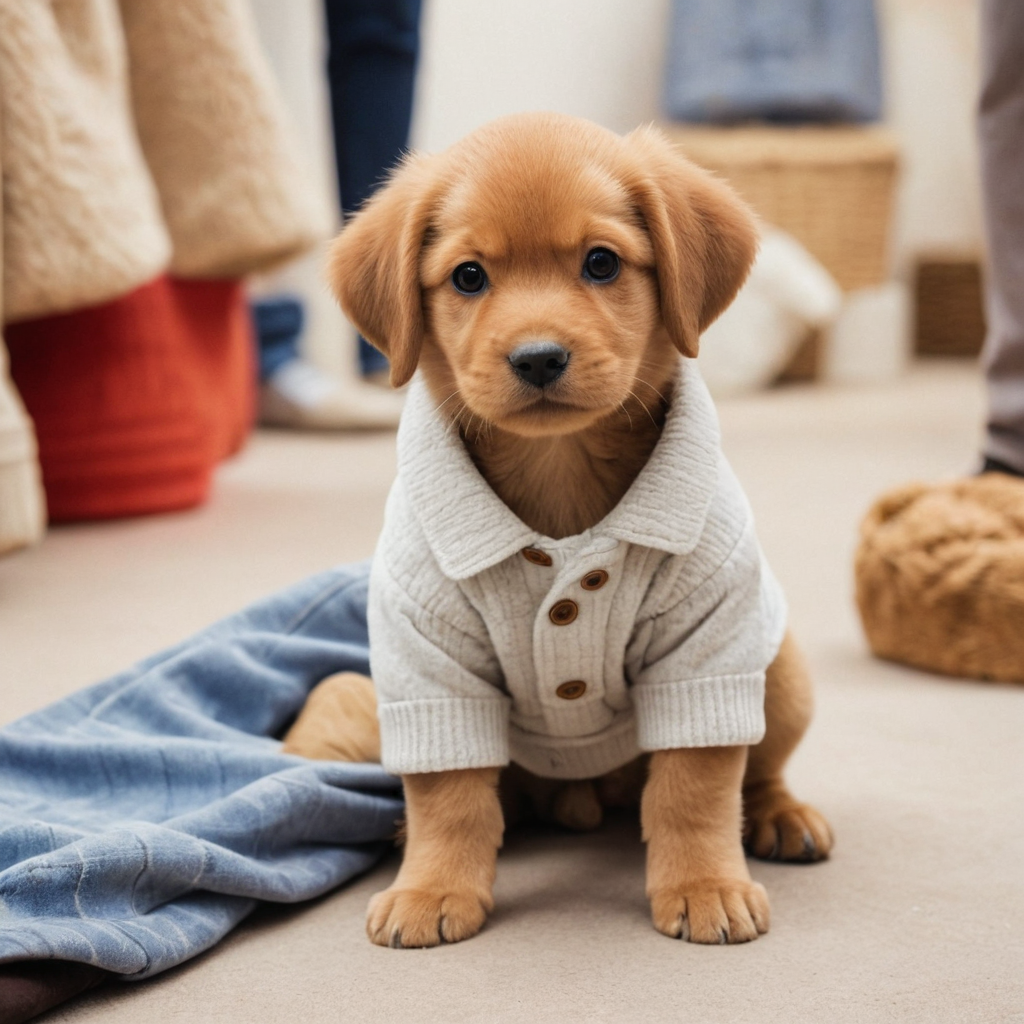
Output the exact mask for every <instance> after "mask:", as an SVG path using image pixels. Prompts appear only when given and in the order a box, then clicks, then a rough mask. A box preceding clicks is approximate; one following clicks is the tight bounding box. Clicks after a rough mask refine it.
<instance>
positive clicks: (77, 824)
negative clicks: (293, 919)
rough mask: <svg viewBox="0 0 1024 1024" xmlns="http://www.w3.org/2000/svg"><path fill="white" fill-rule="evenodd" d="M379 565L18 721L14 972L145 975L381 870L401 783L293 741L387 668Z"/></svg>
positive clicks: (6, 771) (10, 788) (2, 767)
mask: <svg viewBox="0 0 1024 1024" xmlns="http://www.w3.org/2000/svg"><path fill="white" fill-rule="evenodd" d="M368 571H369V567H368V565H367V564H361V565H355V566H348V567H341V568H338V569H334V570H332V571H330V572H325V573H321V574H319V575H317V576H314V577H312V578H311V579H308V580H305V581H304V582H302V583H300V584H298V585H297V586H294V587H292V588H290V589H288V590H286V591H283V592H282V593H279V594H277V595H275V596H273V597H271V598H268V599H266V600H264V601H261V602H259V603H258V604H255V605H253V606H252V607H250V608H248V609H246V610H245V611H243V612H240V613H239V614H237V615H235V616H233V617H231V618H229V619H226V620H224V621H223V622H221V623H219V624H217V625H215V626H213V627H211V628H210V629H208V630H206V631H204V632H202V633H200V634H199V635H197V636H195V637H193V638H192V639H190V640H187V641H185V642H184V643H182V644H179V645H178V646H176V647H173V648H171V649H170V650H168V651H165V652H164V653H162V654H159V655H156V656H155V657H152V658H150V659H148V660H146V661H144V662H142V663H141V664H139V665H138V666H136V667H135V668H133V669H131V670H130V671H128V672H124V673H122V674H121V675H118V676H115V677H114V678H113V679H110V680H108V681H106V682H104V683H100V684H98V685H96V686H93V687H90V688H89V689H87V690H84V691H82V692H80V693H77V694H74V695H73V696H71V697H68V698H66V699H65V700H62V701H60V702H59V703H57V704H54V705H52V706H51V707H48V708H46V709H44V710H42V711H39V712H37V713H36V714H33V715H29V716H28V717H26V718H23V719H21V720H19V721H17V722H14V723H13V724H11V725H8V726H6V727H5V728H3V729H0V963H3V962H8V961H15V960H26V959H62V960H75V961H81V962H84V963H90V964H95V965H96V966H98V967H102V968H104V969H106V970H109V971H114V972H116V973H118V974H121V975H127V976H131V978H133V979H134V978H145V977H148V976H150V975H152V974H156V973H157V972H158V971H163V970H166V969H167V968H168V967H172V966H174V965H175V964H178V963H181V962H182V961H183V960H187V959H188V958H189V957H192V956H195V955H196V954H197V953H199V952H201V951H202V950H204V949H206V948H208V947H209V946H212V945H213V944H214V943H215V942H217V941H218V939H220V938H222V937H223V936H224V935H225V934H226V933H227V932H228V931H229V930H230V929H231V928H232V927H234V925H236V924H237V923H238V922H239V921H240V920H242V918H244V917H245V916H246V914H248V913H249V912H250V911H251V910H252V909H253V907H254V906H255V905H256V901H257V900H273V901H276V902H282V903H294V902H296V901H298V900H305V899H310V898H311V897H314V896H318V895H320V894H321V893H324V892H327V891H328V890H329V889H332V888H334V887H335V886H337V885H338V884H340V883H341V882H344V881H345V880H346V879H349V878H351V877H352V876H354V875H356V874H358V873H359V872H362V871H365V870H366V869H367V868H369V867H370V866H371V865H372V864H373V863H374V862H375V861H376V860H377V859H378V857H379V856H380V855H381V854H382V853H383V852H384V851H385V850H386V849H387V846H388V844H387V842H386V840H388V839H389V837H391V836H392V835H393V834H394V831H395V822H396V820H397V819H398V818H399V817H400V815H401V810H402V805H401V793H400V786H399V783H398V780H397V779H395V778H394V777H392V776H390V775H388V774H386V773H385V772H384V771H383V769H381V768H380V767H379V766H377V765H354V764H340V763H337V762H320V761H307V760H305V759H303V758H300V757H296V756H291V755H284V754H282V753H281V752H280V744H279V742H278V740H276V739H275V737H276V736H279V735H280V734H281V733H282V731H283V730H285V729H286V728H287V726H288V724H289V723H290V721H291V720H292V719H293V718H294V716H295V715H296V714H297V712H298V711H299V709H300V708H301V707H302V704H303V702H304V701H305V698H306V695H307V693H308V692H309V690H310V689H311V688H312V687H313V686H314V685H315V684H316V683H317V682H318V681H319V680H320V679H321V678H323V677H324V676H326V675H329V674H331V673H333V672H337V671H344V670H353V671H359V672H366V671H367V669H368V648H367V638H366V583H367V576H368Z"/></svg>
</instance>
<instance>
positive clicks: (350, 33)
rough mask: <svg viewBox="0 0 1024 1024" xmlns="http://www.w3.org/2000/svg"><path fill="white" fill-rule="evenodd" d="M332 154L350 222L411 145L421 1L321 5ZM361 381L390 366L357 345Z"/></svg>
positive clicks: (343, 0)
mask: <svg viewBox="0 0 1024 1024" xmlns="http://www.w3.org/2000/svg"><path fill="white" fill-rule="evenodd" d="M324 6H325V9H326V12H327V34H328V42H329V46H330V51H329V55H328V59H327V76H328V80H329V83H330V89H331V115H332V120H333V123H334V151H335V156H336V160H337V167H338V190H339V192H340V194H341V207H342V211H343V213H344V215H345V216H346V217H348V216H350V215H351V214H352V213H353V212H354V211H355V210H357V209H358V208H359V206H360V205H361V204H362V203H363V202H364V200H366V199H367V198H368V197H369V196H370V195H372V193H373V192H374V191H375V190H376V188H377V186H378V185H379V184H380V182H381V181H382V180H383V178H384V177H385V175H386V174H387V172H388V171H389V170H390V169H391V167H393V166H394V164H395V163H396V162H397V161H398V159H399V158H400V157H401V155H402V151H403V150H404V148H405V147H406V145H407V144H408V139H409V122H410V119H411V117H412V101H413V87H414V84H415V78H416V60H417V57H418V56H419V21H420V6H421V0H324ZM359 363H360V366H361V368H362V371H363V373H372V372H374V371H377V370H382V369H386V368H387V365H388V363H387V360H386V359H385V358H384V356H383V355H381V353H380V352H378V351H377V350H376V349H375V348H373V347H372V346H371V345H369V344H368V343H367V342H366V341H365V340H364V339H363V338H360V339H359Z"/></svg>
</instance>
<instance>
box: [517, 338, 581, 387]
mask: <svg viewBox="0 0 1024 1024" xmlns="http://www.w3.org/2000/svg"><path fill="white" fill-rule="evenodd" d="M508 361H509V364H510V365H511V367H512V369H513V370H515V372H516V375H517V376H518V377H519V378H520V380H524V381H526V383H527V384H532V385H533V386H534V387H535V388H543V387H545V386H547V385H548V384H551V383H553V382H554V381H556V380H558V378H559V377H561V376H562V374H563V373H564V372H565V367H566V366H567V365H568V362H569V352H568V350H567V349H564V348H562V346H561V345H556V344H555V343H554V342H553V341H531V342H529V343H528V344H526V345H520V346H519V347H518V348H517V349H515V350H514V351H513V352H512V353H511V354H510V355H509V357H508Z"/></svg>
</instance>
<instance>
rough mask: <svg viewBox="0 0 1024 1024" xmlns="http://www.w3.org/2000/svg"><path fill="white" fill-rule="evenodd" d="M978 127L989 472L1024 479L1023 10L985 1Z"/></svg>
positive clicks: (1013, 2) (1015, 1)
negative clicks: (985, 279) (984, 244)
mask: <svg viewBox="0 0 1024 1024" xmlns="http://www.w3.org/2000/svg"><path fill="white" fill-rule="evenodd" d="M981 15H982V62H983V63H982V91H981V103H980V109H979V118H978V129H979V132H978V133H979V138H980V142H981V173H982V185H983V194H984V205H985V223H986V230H987V235H988V247H989V277H988V303H987V304H988V325H989V326H988V337H987V339H986V342H985V350H984V354H983V362H984V367H985V373H986V377H987V381H988V403H989V412H988V437H987V440H986V444H985V451H984V456H985V460H986V469H1003V470H1005V471H1011V472H1014V473H1018V474H1024V187H1022V186H1024V4H1022V3H1020V0H983V3H982V8H981Z"/></svg>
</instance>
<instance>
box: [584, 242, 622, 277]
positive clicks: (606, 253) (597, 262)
mask: <svg viewBox="0 0 1024 1024" xmlns="http://www.w3.org/2000/svg"><path fill="white" fill-rule="evenodd" d="M583 276H584V277H585V278H586V279H587V280H588V281H598V282H600V283H601V284H606V283H607V282H608V281H614V280H615V278H617V277H618V276H619V257H618V256H616V255H615V253H613V252H612V251H611V249H602V248H597V249H591V250H590V252H588V253H587V258H586V259H585V260H584V261H583Z"/></svg>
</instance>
